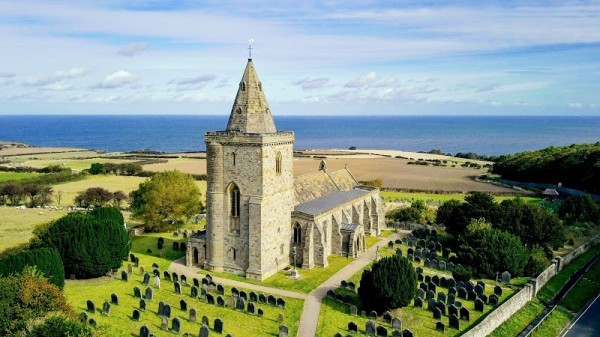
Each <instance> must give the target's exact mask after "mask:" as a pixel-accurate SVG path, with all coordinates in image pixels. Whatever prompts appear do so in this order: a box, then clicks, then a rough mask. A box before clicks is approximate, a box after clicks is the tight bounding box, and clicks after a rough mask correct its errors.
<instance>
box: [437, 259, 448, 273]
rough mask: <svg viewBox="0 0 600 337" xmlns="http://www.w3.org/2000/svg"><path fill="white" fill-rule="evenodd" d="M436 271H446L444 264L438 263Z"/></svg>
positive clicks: (442, 262)
mask: <svg viewBox="0 0 600 337" xmlns="http://www.w3.org/2000/svg"><path fill="white" fill-rule="evenodd" d="M438 269H439V270H441V271H446V262H444V261H440V262H439V263H438Z"/></svg>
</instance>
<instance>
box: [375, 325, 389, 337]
mask: <svg viewBox="0 0 600 337" xmlns="http://www.w3.org/2000/svg"><path fill="white" fill-rule="evenodd" d="M377 336H378V337H388V331H387V329H386V328H385V327H384V326H383V325H380V326H378V327H377Z"/></svg>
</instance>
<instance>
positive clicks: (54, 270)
mask: <svg viewBox="0 0 600 337" xmlns="http://www.w3.org/2000/svg"><path fill="white" fill-rule="evenodd" d="M25 266H35V267H36V269H37V270H38V271H39V272H41V273H42V274H43V275H44V277H46V278H47V279H48V281H50V283H52V284H54V285H56V286H57V287H59V288H61V289H62V288H63V287H64V285H65V267H64V266H63V262H62V260H61V258H60V254H59V253H58V250H56V249H55V248H37V249H31V250H22V251H18V252H12V253H9V254H6V255H4V256H2V257H0V276H8V275H10V274H13V273H21V272H22V271H23V268H25Z"/></svg>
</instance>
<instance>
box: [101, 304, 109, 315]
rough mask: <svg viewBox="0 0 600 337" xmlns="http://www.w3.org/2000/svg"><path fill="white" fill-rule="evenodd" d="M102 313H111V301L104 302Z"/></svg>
mask: <svg viewBox="0 0 600 337" xmlns="http://www.w3.org/2000/svg"><path fill="white" fill-rule="evenodd" d="M102 314H103V315H106V316H109V315H110V303H108V301H106V302H104V305H102Z"/></svg>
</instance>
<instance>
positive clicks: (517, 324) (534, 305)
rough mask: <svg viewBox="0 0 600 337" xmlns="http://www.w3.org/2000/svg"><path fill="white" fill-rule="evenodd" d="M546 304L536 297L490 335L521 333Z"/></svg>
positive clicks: (509, 335)
mask: <svg viewBox="0 0 600 337" xmlns="http://www.w3.org/2000/svg"><path fill="white" fill-rule="evenodd" d="M543 310H544V305H543V304H542V303H541V302H540V301H539V300H538V299H536V298H534V299H532V300H531V301H529V303H527V304H526V305H525V306H524V307H523V308H521V309H520V310H519V311H517V312H516V313H515V314H514V315H512V316H511V317H510V318H509V319H507V320H506V321H504V323H502V324H501V325H500V326H499V327H498V328H496V330H494V332H492V333H491V334H490V335H489V336H490V337H513V336H516V335H518V334H519V333H521V331H523V330H524V329H525V328H526V327H527V326H528V325H529V323H531V321H533V320H534V319H535V318H536V317H537V316H538V315H539V314H540V313H541V312H542V311H543Z"/></svg>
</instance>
